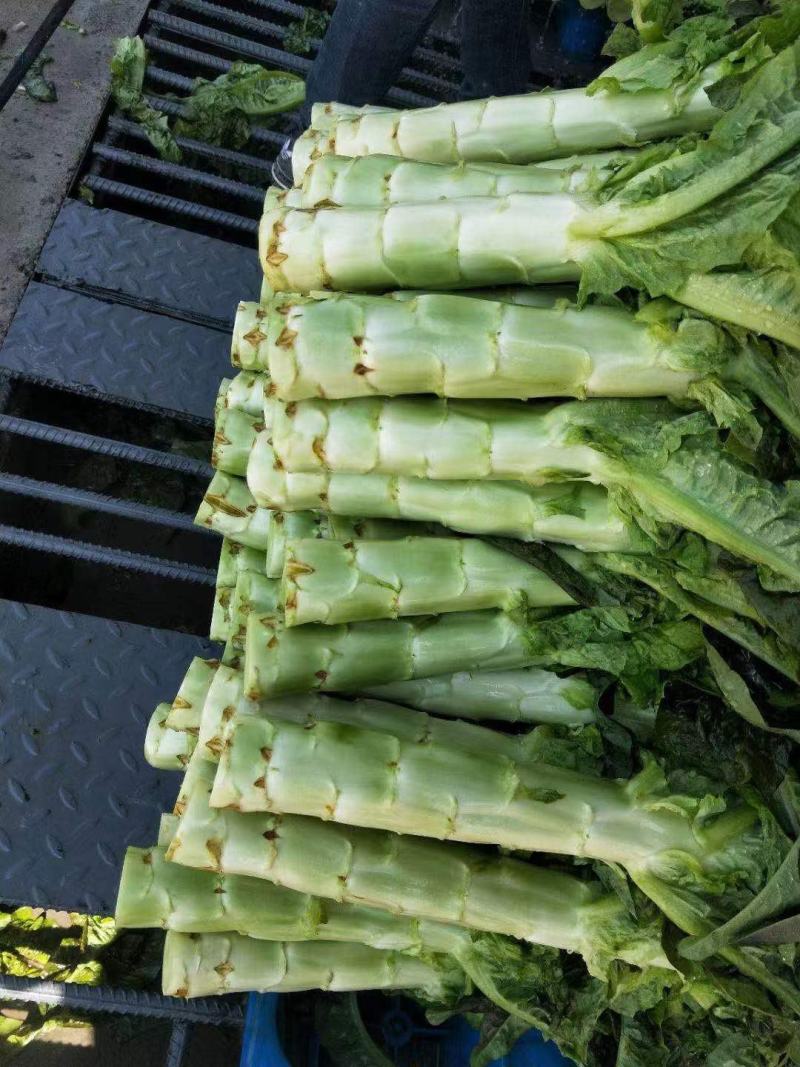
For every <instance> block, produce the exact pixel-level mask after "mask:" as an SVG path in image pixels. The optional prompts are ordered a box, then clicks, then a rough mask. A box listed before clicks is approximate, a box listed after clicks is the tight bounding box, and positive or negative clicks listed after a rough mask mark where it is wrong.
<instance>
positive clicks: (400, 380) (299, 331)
mask: <svg viewBox="0 0 800 1067" xmlns="http://www.w3.org/2000/svg"><path fill="white" fill-rule="evenodd" d="M264 332H266V335H267V337H266V341H265V342H264V343H263V344H262V345H261V346H260V349H259V359H260V360H262V361H264V362H265V364H266V366H265V369H268V370H269V374H270V378H271V382H272V391H273V393H274V394H275V395H277V396H278V397H279V398H280V399H281V400H305V399H310V398H314V397H324V398H326V399H330V400H334V399H341V398H347V397H358V396H375V395H379V394H382V395H385V396H397V395H400V394H404V393H434V394H436V395H438V396H451V397H472V398H514V397H516V398H520V399H527V398H531V397H551V396H573V397H579V398H583V397H585V396H615V397H620V396H630V397H635V396H685V395H686V391H687V387H688V385H689V383H690V382H691V381H692V380H693V379H694V378H698V377H702V376H703V374H704V373H708V372H710V371H715V370H718V369H723V368H724V366H725V364H726V361H727V359H728V357H729V355H730V353H731V352H732V349H733V346H732V345H731V343H730V341H727V342H726V339H725V337H724V335H723V334H722V331H721V330H719V329H718V328H717V327H715V326H713V325H712V324H711V323H709V322H704V321H703V320H699V319H687V320H686V321H685V322H684V323H683V324H682V325H681V326H680V328H679V329H676V330H675V331H673V332H670V330H668V329H666V328H664V327H663V326H661V327H658V328H657V327H654V326H648V325H647V324H646V322H640V321H637V319H636V318H635V317H634V316H633V315H632V314H631V313H630V312H628V311H625V310H623V309H621V308H611V307H602V306H594V307H586V308H583V309H581V310H578V309H577V308H576V307H568V306H556V307H552V308H546V307H545V308H543V307H527V306H522V305H518V304H509V303H505V302H501V301H497V300H487V299H474V298H471V297H470V296H456V295H450V294H446V293H439V294H433V293H432V294H423V295H418V296H414V297H413V298H412V299H410V300H402V301H401V300H394V299H392V298H390V297H374V296H358V295H351V294H331V295H330V296H327V297H323V296H319V297H302V298H301V297H296V296H287V297H286V299H285V300H280V299H277V300H275V301H274V302H273V306H272V308H271V309H270V312H269V316H268V318H267V319H266V320H265V331H264ZM701 355H702V357H704V358H701ZM700 368H702V369H700Z"/></svg>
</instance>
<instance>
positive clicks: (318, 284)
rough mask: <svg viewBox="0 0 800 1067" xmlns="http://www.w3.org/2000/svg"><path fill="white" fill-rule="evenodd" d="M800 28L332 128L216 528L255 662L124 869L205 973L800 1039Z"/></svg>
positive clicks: (601, 1043)
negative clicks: (589, 81) (570, 85)
mask: <svg viewBox="0 0 800 1067" xmlns="http://www.w3.org/2000/svg"><path fill="white" fill-rule="evenodd" d="M798 31H800V6H799V5H797V4H795V3H787V4H785V5H784V6H783V7H782V8H780V9H777V10H776V11H775V12H774V13H772V14H770V15H768V16H764V17H759V18H758V19H756V20H755V21H754V22H750V23H747V24H744V25H739V24H735V23H734V22H733V21H731V20H729V19H726V18H722V17H717V16H709V17H705V16H704V17H698V18H696V19H689V20H687V21H685V22H684V23H683V24H682V26H680V27H679V29H678V30H676V31H675V32H674V33H673V35H672V36H671V37H670V38H668V39H667V40H665V41H661V42H659V43H657V44H651V45H646V46H644V47H643V48H642V49H641V50H640V51H638V52H636V53H635V54H633V55H631V56H629V57H627V58H625V59H622V60H620V61H619V62H617V63H616V64H615V65H614V66H613V67H611V68H610V69H609V70H608V71H606V73H605V74H604V75H603V76H602V77H601V78H600V79H599V80H598V82H596V83H595V84H593V85H591V86H589V88H588V89H586V90H580V91H572V90H570V91H564V92H553V93H542V94H535V95H531V96H526V97H521V98H515V99H499V100H489V101H478V102H472V103H462V104H456V105H449V106H441V107H437V108H434V109H431V110H427V111H417V112H415V111H410V112H402V113H401V112H393V111H388V110H382V109H376V108H367V109H362V110H359V111H354V110H353V109H349V108H345V107H341V106H336V105H328V106H325V107H322V108H317V109H316V110H315V113H314V119H313V124H312V129H311V130H309V131H308V132H307V133H306V134H304V135H303V137H302V138H301V139H300V141H299V142H298V143H297V146H296V148H295V156H294V164H295V179H296V184H295V188H293V189H291V190H289V191H288V192H286V193H280V192H278V191H276V190H270V192H269V193H268V194H267V201H266V206H265V212H264V217H263V223H262V227H261V242H260V244H261V249H260V250H261V259H262V263H263V267H264V272H265V276H266V283H265V289H264V292H263V293H262V298H261V301H260V302H259V303H244V304H242V305H241V306H240V309H239V313H238V316H237V321H236V326H235V330H234V338H233V362H234V365H235V366H236V367H238V368H240V371H239V373H238V374H237V375H236V377H234V378H233V379H232V380H231V381H227V382H225V383H223V385H222V388H221V390H220V394H219V402H218V406H217V411H216V434H215V441H214V463H215V465H216V468H217V473H216V475H215V477H214V479H213V481H212V483H211V485H210V487H209V490H208V493H207V494H206V497H205V499H204V501H203V504H202V506H201V509H200V512H199V514H198V522H200V523H201V524H203V525H206V526H208V527H210V528H211V529H214V530H216V531H217V532H219V533H220V534H221V535H222V536H223V538H224V541H223V548H222V555H221V559H220V567H219V582H218V589H217V598H216V605H215V612H214V618H213V624H212V637H214V638H215V639H218V640H220V641H224V642H225V654H224V656H223V658H222V662H221V663H217V662H209V661H203V660H196V661H195V662H194V663H193V664H192V665H191V667H190V669H189V671H188V673H187V676H186V679H185V681H184V683H183V686H182V687H181V690H180V692H179V693H178V695H177V697H176V699H175V700H174V701H173V703H172V704H171V705H162V706H161V707H160V708H158V709H157V710H156V713H155V715H154V717H153V721H152V723H151V728H150V731H149V734H148V738H147V753H148V758H149V759H150V760H151V762H153V763H155V764H156V765H157V766H163V767H168V766H169V767H183V768H185V776H184V780H183V785H182V786H181V789H180V795H179V797H178V801H177V804H176V807H175V812H174V814H173V815H170V816H165V818H164V821H163V825H162V834H161V839H160V841H159V842H158V844H157V845H156V846H154V847H152V848H148V849H131V850H130V851H129V853H128V856H127V859H126V862H125V868H124V872H123V877H122V885H121V888H120V895H119V902H118V912H117V918H118V921H119V922H120V924H122V925H127V926H147V925H152V926H163V927H165V928H167V930H168V933H167V940H166V948H165V959H164V988H165V990H166V991H167V992H169V993H174V994H178V995H181V996H194V995H198V994H207V993H222V992H226V991H239V990H250V989H282V990H294V989H307V988H330V989H373V988H393V989H397V988H400V989H405V990H411V991H413V993H414V995H416V996H417V997H419V998H420V999H421V1000H423V1001H424V1002H425V1003H426V1004H427V1005H429V1007H430V1009H431V1012H432V1013H433V1014H434V1015H435V1017H437V1018H445V1017H446V1016H447V1015H448V1013H452V1012H467V1013H469V1016H470V1018H471V1019H472V1020H473V1021H480V1022H481V1025H482V1027H483V1044H482V1046H481V1049H482V1051H480V1052H478V1053H477V1054H476V1060H475V1062H476V1063H480V1062H486V1061H487V1060H489V1059H491V1058H492V1056H494V1055H498V1054H499V1053H500V1052H501V1051H502V1050H503V1049H505V1048H507V1047H509V1046H510V1045H511V1044H512V1043H513V1040H514V1039H515V1037H516V1036H517V1035H518V1034H519V1033H521V1032H522V1031H523V1030H525V1029H526V1028H528V1027H530V1026H535V1027H538V1028H540V1029H541V1030H542V1031H543V1032H544V1033H546V1034H547V1035H548V1036H551V1037H553V1038H554V1039H555V1040H556V1041H557V1042H558V1043H559V1045H560V1047H561V1048H562V1050H563V1051H564V1052H565V1053H566V1054H567V1055H569V1056H571V1057H573V1058H574V1059H575V1060H576V1061H577V1062H578V1063H580V1064H592V1065H598V1067H607V1065H608V1064H611V1063H616V1064H618V1065H620V1067H623V1065H624V1067H632V1065H636V1064H641V1065H644V1064H647V1065H648V1067H651V1065H655V1064H663V1065H677V1064H686V1065H689V1064H701V1063H703V1064H709V1065H712V1064H723V1063H724V1064H742V1065H744V1064H776V1065H777V1064H784V1063H787V1062H800V1039H798V1036H797V1032H798V1021H797V1017H798V1014H800V985H799V984H798V979H799V978H800V973H799V971H798V964H797V961H796V954H795V949H794V943H795V942H796V941H797V940H798V931H797V925H798V924H797V922H796V921H791V920H789V921H788V922H787V921H786V917H787V913H790V912H791V910H792V909H793V908H796V907H797V905H798V903H799V902H800V872H799V871H798V848H799V847H800V846H798V845H797V844H796V843H794V839H795V837H796V835H797V831H798V827H800V821H798V819H799V818H800V804H798V790H797V776H796V771H795V764H796V760H795V752H794V748H793V745H794V743H795V742H796V741H797V740H798V739H800V733H798V728H797V727H796V726H795V716H796V714H797V709H798V707H800V700H799V699H798V698H799V697H800V689H798V685H797V683H798V680H799V679H800V631H798V627H797V621H798V619H800V611H799V610H798V609H799V607H800V601H798V598H797V590H798V587H799V586H800V497H799V496H798V490H797V483H796V482H794V481H792V478H793V477H795V470H796V457H797V437H798V436H800V391H799V390H798V382H800V378H798V367H800V362H799V357H798V353H797V350H796V348H795V347H794V346H800V270H799V269H798V262H797V259H796V253H797V250H798V240H797V233H798V223H800V215H798V206H799V205H800V199H798V195H797V190H798V175H799V174H800V149H798V142H800V92H798V77H797V72H798V59H799V58H800V45H799V44H797V43H796V40H795V38H796V36H797V34H798ZM643 142H647V143H646V144H644V145H643V147H631V146H632V145H639V144H640V143H643ZM623 145H625V146H627V147H624V148H623V147H621V146H623ZM574 282H578V283H579V288H578V289H577V290H576V289H574V288H570V287H569V286H567V287H566V288H565V286H564V283H574ZM520 283H522V284H523V285H524V286H525V288H521V289H520V288H490V287H497V286H516V285H519V284H520ZM540 283H542V284H540ZM552 283H558V284H557V285H556V286H554V285H553V284H552ZM398 289H399V290H400V291H396V290H398ZM448 289H449V290H465V289H470V291H469V292H464V293H460V292H445V290H448ZM409 290H411V291H409ZM321 691H325V694H327V693H329V692H333V693H337V694H340V695H339V696H328V695H324V694H323V693H322V692H321ZM464 720H476V721H473V722H467V721H464ZM480 720H483V721H484V722H488V723H489V724H490V725H479V724H478V721H480ZM509 724H516V726H512V725H509ZM779 920H780V921H779Z"/></svg>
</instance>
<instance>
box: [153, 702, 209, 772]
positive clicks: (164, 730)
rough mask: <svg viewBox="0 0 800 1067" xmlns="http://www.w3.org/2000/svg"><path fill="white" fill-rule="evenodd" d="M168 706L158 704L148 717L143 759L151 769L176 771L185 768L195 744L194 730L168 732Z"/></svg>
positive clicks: (195, 735) (195, 734)
mask: <svg viewBox="0 0 800 1067" xmlns="http://www.w3.org/2000/svg"><path fill="white" fill-rule="evenodd" d="M170 707H171V705H170V704H159V705H158V707H157V708H156V709H155V711H154V712H153V714H152V715H151V716H150V722H149V723H148V725H147V733H146V734H145V738H144V758H145V759H146V760H147V762H148V763H149V764H150V766H151V767H157V768H158V769H159V770H163V771H177V770H180V769H181V767H185V766H186V764H187V763H188V762H189V757H190V756H191V754H192V752H193V751H194V748H195V745H196V744H197V733H196V730H188V729H186V730H170V729H169V727H168V726H166V725H165V723H166V719H167V715H168V714H169V711H170Z"/></svg>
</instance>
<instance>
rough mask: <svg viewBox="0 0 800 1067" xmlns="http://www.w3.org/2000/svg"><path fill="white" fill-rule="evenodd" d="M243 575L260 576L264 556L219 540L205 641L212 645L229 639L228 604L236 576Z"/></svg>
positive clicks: (229, 620) (252, 549)
mask: <svg viewBox="0 0 800 1067" xmlns="http://www.w3.org/2000/svg"><path fill="white" fill-rule="evenodd" d="M245 571H254V572H255V573H262V574H263V572H264V553H263V552H259V551H258V550H257V549H254V548H247V547H245V546H244V545H240V544H237V542H236V541H231V540H229V539H228V538H223V540H222V548H221V549H220V554H219V566H218V567H217V584H216V591H215V594H214V607H213V608H212V612H211V628H210V632H209V637H210V638H211V640H212V641H227V640H228V638H229V637H230V628H231V610H232V600H233V597H234V594H235V591H236V583H237V581H238V579H239V575H240V574H241V573H243V572H245Z"/></svg>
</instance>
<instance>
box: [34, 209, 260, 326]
mask: <svg viewBox="0 0 800 1067" xmlns="http://www.w3.org/2000/svg"><path fill="white" fill-rule="evenodd" d="M38 270H39V271H40V272H41V273H42V274H45V275H47V276H48V277H50V278H54V279H56V280H57V281H60V282H67V283H69V284H71V285H77V286H86V287H91V288H92V289H94V290H105V291H108V292H109V294H114V295H115V296H117V297H122V298H123V299H126V300H133V301H136V302H137V303H139V304H140V305H144V306H150V307H152V308H153V309H154V310H165V309H166V310H167V311H171V312H178V313H180V314H182V315H185V316H187V317H191V318H195V319H198V320H200V321H212V322H216V323H219V324H220V325H229V324H231V323H232V322H233V316H234V313H235V311H236V305H237V303H238V302H239V301H240V300H256V299H257V298H258V293H259V289H260V287H261V268H260V267H259V264H258V256H257V254H256V251H255V248H252V249H250V248H242V247H241V246H240V245H235V244H229V243H228V242H227V241H220V240H218V239H217V238H214V237H206V236H205V235H204V234H200V233H192V232H191V231H189V230H180V229H177V228H176V227H175V226H165V225H163V224H162V223H158V222H149V221H148V220H146V219H140V218H137V217H136V216H134V215H126V214H124V213H123V212H121V211H112V210H110V209H108V208H93V207H89V206H88V205H87V204H84V203H82V202H81V201H79V200H67V201H66V202H65V203H64V205H63V207H62V208H61V211H60V212H59V215H58V217H57V219H56V221H55V223H54V224H53V228H52V230H51V231H50V236H49V237H48V238H47V241H46V243H45V246H44V248H43V249H42V254H41V257H40V259H39V265H38Z"/></svg>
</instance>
